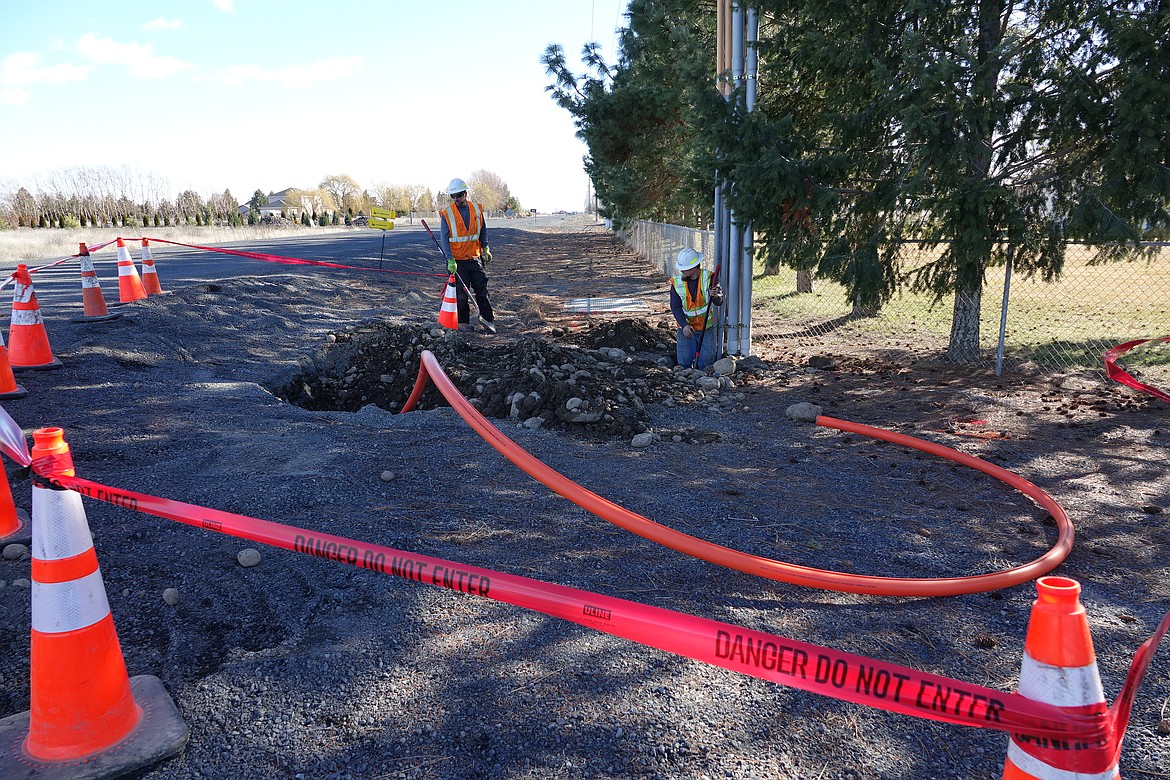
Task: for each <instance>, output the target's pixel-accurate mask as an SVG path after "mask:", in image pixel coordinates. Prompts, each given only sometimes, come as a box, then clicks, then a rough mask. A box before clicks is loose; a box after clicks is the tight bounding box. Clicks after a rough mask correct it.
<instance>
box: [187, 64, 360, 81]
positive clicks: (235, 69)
mask: <svg viewBox="0 0 1170 780" xmlns="http://www.w3.org/2000/svg"><path fill="white" fill-rule="evenodd" d="M362 66H363V62H362V58H361V57H333V58H331V59H327V60H318V61H317V62H311V63H309V64H307V65H289V66H287V67H283V68H266V67H264V66H263V65H231V66H229V67H226V68H220V69H219V70H217V71H215V72H214V73H213V74H211V76H209V78H210V79H211V80H212V81H218V82H220V83H222V84H226V85H227V86H229V87H238V86H240V85H241V84H246V83H248V82H250V81H265V82H279V83H281V84H284V85H285V86H288V87H303V86H307V85H310V84H321V83H323V82H327V81H337V80H338V79H343V78H346V77H348V76H350V75H352V74H354V73H357V72H358V71H360V70H361V69H362Z"/></svg>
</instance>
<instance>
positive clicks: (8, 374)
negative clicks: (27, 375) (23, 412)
mask: <svg viewBox="0 0 1170 780" xmlns="http://www.w3.org/2000/svg"><path fill="white" fill-rule="evenodd" d="M26 395H28V390H25V389H24V386H23V385H18V384H16V377H15V376H14V375H13V373H12V364H11V363H9V362H8V347H7V346H5V344H4V334H3V333H0V400H6V399H9V398H12V399H15V398H24V397H25V396H26Z"/></svg>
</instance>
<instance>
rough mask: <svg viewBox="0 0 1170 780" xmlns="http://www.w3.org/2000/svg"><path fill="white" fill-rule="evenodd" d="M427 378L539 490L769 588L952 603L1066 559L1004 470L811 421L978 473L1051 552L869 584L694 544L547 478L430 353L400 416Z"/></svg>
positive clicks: (1060, 515)
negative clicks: (1006, 494) (965, 571)
mask: <svg viewBox="0 0 1170 780" xmlns="http://www.w3.org/2000/svg"><path fill="white" fill-rule="evenodd" d="M428 378H429V380H430V381H432V382H434V383H435V387H436V388H437V389H438V391H439V392H440V393H441V394H442V396H443V397H444V398H445V399H447V402H448V403H450V404H451V407H452V408H453V409H454V410H455V411H456V413H458V414H459V416H460V417H462V418H463V420H464V421H465V422H466V423H467V424H468V425H470V426H471V427H472V429H473V430H474V431H475V432H476V433H478V434H479V435H480V436H481V437H483V439H484V440H485V441H486V442H487V443H488V444H490V445H491V446H492V447H494V448H495V449H496V450H497V451H498V452H499V453H500V454H501V455H503V456H504V457H505V458H507V459H508V460H510V461H512V463H513V464H515V465H516V466H517V467H518V468H519V469H520V470H521V471H523V472H524V473H526V474H528V475H529V476H530V477H532V478H533V479H535V480H536V481H537V482H540V483H541V484H543V485H544V486H546V487H547V488H549V489H550V490H552V491H553V492H555V493H557V494H558V495H561V496H563V497H565V498H567V499H568V500H570V501H572V502H573V503H574V504H576V505H577V506H579V507H581V508H582V509H585V510H587V511H589V512H591V513H593V514H595V515H597V516H598V517H600V518H601V519H603V520H606V521H608V522H610V523H613V524H614V525H616V526H618V527H619V528H624V529H626V530H627V531H630V532H631V533H635V534H637V535H638V536H641V537H642V538H644V539H648V540H650V541H652V542H655V543H657V544H661V545H663V546H664V547H669V548H670V549H672V550H676V551H678V552H680V553H683V554H684V555H689V556H692V557H694V558H699V559H701V560H704V561H707V562H709V563H714V564H718V565H720V566H724V567H726V568H729V569H734V570H736V571H740V572H743V573H745V574H754V575H756V576H758V577H765V578H767V579H770V580H777V581H779V582H787V583H789V584H792V585H803V586H805V587H809V588H820V589H821V590H831V591H838V592H842V593H868V594H871V595H874V596H957V595H961V594H964V593H984V592H986V591H991V590H998V589H1000V588H1007V587H1011V586H1013V585H1019V584H1020V583H1022V582H1027V581H1028V580H1031V579H1034V578H1036V577H1039V576H1041V575H1043V574H1047V573H1048V572H1050V571H1052V570H1053V569H1054V568H1056V566H1057V565H1059V564H1060V562H1061V561H1063V560H1064V559H1065V558H1066V557H1068V554H1069V552H1071V551H1072V545H1073V526H1072V522H1071V521H1070V520H1069V518H1068V514H1067V513H1066V512H1065V511H1064V509H1063V508H1062V507H1061V506H1060V504H1058V503H1057V502H1056V501H1055V500H1054V499H1053V498H1052V497H1051V496H1049V495H1048V494H1047V493H1045V492H1044V491H1043V490H1041V489H1040V488H1038V487H1036V486H1035V485H1033V484H1032V483H1031V482H1029V481H1027V480H1026V479H1023V478H1022V477H1019V476H1017V475H1015V474H1013V473H1011V472H1010V471H1008V470H1007V469H1002V468H1000V467H999V466H994V465H992V464H990V463H987V462H986V461H982V460H980V459H979V458H976V457H974V456H971V455H967V454H965V453H962V452H959V451H958V450H953V449H951V448H949V447H944V446H942V445H940V444H934V443H931V442H928V441H924V440H922V439H917V438H915V437H913V436H906V435H904V434H899V433H893V432H891V431H885V430H882V429H880V428H871V427H870V426H868V425H860V424H858V423H851V422H848V421H845V420H837V419H834V418H832V417H818V418H817V425H821V426H823V427H826V428H836V429H838V430H841V431H846V432H849V433H857V434H861V435H862V436H869V437H871V438H875V439H881V440H883V441H888V442H892V443H894V444H899V445H902V446H904V447H911V448H913V449H916V450H921V451H922V452H926V453H929V454H931V455H937V456H939V457H941V458H946V459H947V460H950V461H953V462H955V463H958V464H960V465H964V466H969V467H971V468H974V469H978V470H979V471H982V472H983V473H985V474H988V475H990V476H992V477H995V478H996V479H998V480H1000V481H1001V482H1004V483H1006V484H1008V485H1010V486H1011V487H1013V488H1015V489H1016V490H1018V491H1020V492H1021V493H1023V494H1024V495H1026V496H1028V497H1029V498H1031V499H1033V500H1034V501H1036V502H1037V503H1039V504H1040V506H1042V507H1043V508H1044V509H1046V510H1047V511H1048V513H1049V514H1050V515H1052V517H1053V519H1054V520H1055V521H1056V526H1057V528H1058V529H1059V534H1058V537H1057V541H1056V544H1055V545H1053V547H1052V548H1051V549H1049V550H1048V552H1046V553H1045V554H1044V555H1041V556H1040V557H1039V558H1037V559H1036V560H1034V561H1031V562H1030V563H1026V564H1024V565H1022V566H1017V567H1015V568H1012V569H1005V570H1003V571H998V572H992V573H990V574H978V575H973V576H969V577H938V578H917V577H875V576H868V575H863V574H846V573H844V572H836V571H828V570H825V569H813V568H810V567H807V566H799V565H797V564H793V563H784V562H782V561H776V560H772V559H771V558H764V557H762V556H759V555H751V554H749V553H745V552H740V551H739V550H733V549H731V548H728V547H723V546H721V545H718V544H714V543H713V542H708V541H706V540H704V539H699V538H697V537H694V536H690V535H689V534H684V533H682V532H681V531H676V530H674V529H673V528H669V527H667V526H664V525H661V524H659V523H656V522H654V521H653V520H650V519H649V518H646V517H643V516H642V515H639V514H637V513H636V512H631V511H630V510H628V509H625V508H624V507H621V506H618V505H617V504H615V503H613V502H612V501H608V500H606V499H604V498H602V497H601V496H599V495H597V494H596V493H594V492H593V491H591V490H588V489H587V488H584V487H582V486H581V485H578V484H577V483H576V482H573V481H572V480H570V479H569V478H568V477H566V476H564V475H563V474H560V473H559V472H557V471H554V470H553V469H552V468H551V467H549V466H547V465H545V464H544V463H542V462H541V461H539V460H537V459H536V458H535V457H533V456H532V455H530V454H529V453H528V452H526V451H525V450H524V449H523V448H521V447H520V446H519V445H518V444H516V442H514V441H512V440H511V439H509V438H508V437H507V436H505V435H504V434H503V432H502V431H500V430H499V429H498V428H496V427H495V426H494V425H492V424H491V423H490V422H488V420H487V418H485V417H484V416H483V415H482V414H480V413H479V410H478V409H476V408H475V407H474V406H472V405H471V402H470V401H468V400H467V399H466V398H464V397H463V394H462V393H460V392H459V390H458V388H456V387H455V384H454V383H453V382H452V381H451V379H450V378H449V377H448V376H447V374H446V372H445V371H443V367H442V366H441V365H440V364H439V361H438V359H437V358H436V357H435V356H434V354H433V353H431V352H430V351H429V350H424V351H423V353H422V359H421V363H420V365H419V372H418V377H417V378H416V379H415V383H414V388H413V390H412V391H411V394H410V397H409V398H408V399H407V400H406V403H405V404H403V406H402V412H403V413H405V412H409V411H411V410H412V409H414V407H415V405H416V404H417V403H418V400H419V398H420V397H422V393H423V390H425V389H426V385H427V381H428Z"/></svg>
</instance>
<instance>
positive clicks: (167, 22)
mask: <svg viewBox="0 0 1170 780" xmlns="http://www.w3.org/2000/svg"><path fill="white" fill-rule="evenodd" d="M182 27H183V20H182V19H164V18H162V17H161V16H160V17H159V18H157V19H151V20H150V21H149V22H147V23H146V24H144V25H142V29H144V30H179V29H182Z"/></svg>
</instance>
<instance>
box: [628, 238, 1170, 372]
mask: <svg viewBox="0 0 1170 780" xmlns="http://www.w3.org/2000/svg"><path fill="white" fill-rule="evenodd" d="M622 235H623V238H624V239H625V241H626V243H627V244H628V245H629V246H630V247H631V248H633V249H634V250H635V251H637V252H638V253H639V254H641V255H642V256H643V257H645V258H646V259H647V260H648V261H649V262H650V264H651V265H652V266H654V267H655V268H657V269H659V270H660V271H661V272H662V273H663V274H664V275H670V274H671V273H673V261H674V257H675V256H676V255H677V254H678V251H679V250H680V249H682V248H683V247H685V246H689V247H692V248H693V249H696V250H698V251H700V252H702V253H703V254H704V256H705V258H706V259H705V261H704V264H705V266H707V267H711V266H713V259H714V258H713V255H714V251H713V249H714V241H715V239H714V233H713V232H712V231H710V230H696V229H693V228H684V227H679V226H677V225H664V224H660V223H655V222H647V221H640V222H637V223H635V224H634V225H632V226H631V227H630V228H629V229H628V230H626V231H624V232H623V234H622ZM1145 248H1146V249H1149V250H1151V252H1152V253H1151V254H1142V255H1135V256H1133V257H1131V258H1130V259H1128V260H1122V261H1119V262H1111V263H1094V262H1093V259H1094V257H1095V256H1096V252H1095V250H1094V249H1093V248H1092V247H1090V246H1086V245H1082V244H1072V245H1070V246H1069V247H1068V251H1067V255H1066V259H1065V265H1064V270H1063V271H1062V273H1061V275H1060V278H1059V279H1057V280H1056V281H1052V282H1045V281H1043V280H1042V279H1040V278H1039V277H1038V276H1033V277H1028V276H1025V275H1023V274H1021V273H1018V272H1017V273H1014V274H1011V275H1010V278H1009V276H1008V274H1007V269H1005V268H1002V267H1001V268H992V269H989V270H988V272H987V274H986V276H985V279H984V284H983V290H982V304H981V313H980V323H979V332H980V352H981V355H982V362H983V364H984V365H995V364H996V363H997V362H998V354H997V353H998V346H999V332H1000V321H1001V316H1002V315H1003V307H1004V304H1005V301H1006V307H1007V313H1006V320H1005V332H1004V349H1003V368H1004V370H1005V371H1012V370H1024V369H1025V368H1027V369H1036V370H1042V371H1052V372H1055V371H1067V370H1090V371H1096V372H1100V373H1101V374H1102V375H1103V374H1104V365H1103V362H1102V355H1103V353H1104V352H1105V351H1106V350H1108V349H1109V348H1111V347H1114V346H1116V345H1118V344H1120V343H1123V342H1127V341H1133V340H1137V339H1156V338H1159V337H1162V336H1167V335H1170V245H1168V244H1165V243H1155V244H1147V245H1146V246H1145ZM941 252H942V249H941V248H936V249H934V250H926V249H923V248H922V247H921V246H919V245H918V244H916V243H909V242H908V243H906V244H905V245H904V246H903V248H902V252H901V253H900V256H899V263H900V266H901V270H902V272H903V273H908V272H910V271H912V270H913V269H915V268H916V267H920V266H922V265H924V264H926V263H929V262H931V261H932V260H933V259H934V258H935V257H937V255H938V254H939V253H941ZM796 276H797V272H796V271H794V270H793V269H791V268H781V269H780V270H779V271H778V272H777V273H775V274H769V275H766V276H765V275H763V264H762V263H759V262H757V263H756V267H755V273H754V277H755V278H754V282H753V285H752V303H753V310H754V311H759V310H766V311H770V312H775V313H777V314H779V315H780V323H781V324H780V326H779V327H769V328H767V329H764V328H762V327H758V326H757V325H756V324H755V323H753V334H752V340H753V344H760V343H762V342H768V343H769V345H770V346H772V347H774V348H778V349H779V350H780V351H781V352H783V353H787V354H790V355H794V356H798V355H802V354H803V355H808V354H815V353H818V352H823V353H827V354H832V352H833V351H834V349H835V348H836V347H840V348H842V349H844V348H846V347H848V348H849V350H850V352H851V353H856V352H857V351H858V349H859V348H860V349H862V350H867V351H871V352H872V353H873V354H875V355H880V356H883V357H886V358H890V357H896V356H898V357H900V356H905V357H906V358H908V359H922V358H927V357H937V356H939V355H940V354H943V353H945V352H946V349H947V344H948V341H949V338H950V329H951V316H952V309H953V306H954V301H953V296H948V297H946V298H944V299H943V300H941V301H934V300H933V299H932V298H931V296H930V295H929V294H926V293H914V292H911V291H910V290H909V289H905V290H902V291H901V292H899V293H897V294H896V295H895V297H894V298H893V299H892V300H890V301H889V302H887V303H886V304H885V305H884V306H883V307H882V310H881V311H880V312H879V313H878V315H877V316H875V317H853V316H851V315H852V305H851V302H850V301H849V299H848V296H847V295H846V293H845V289H844V288H843V287H842V286H841V285H839V284H837V283H836V282H833V281H831V280H828V279H822V278H819V277H814V278H813V280H812V291H811V292H797V279H796ZM1005 286H1006V289H1007V290H1008V295H1007V297H1006V299H1005V296H1004V290H1005ZM1125 362H1126V366H1127V368H1128V370H1130V372H1131V373H1133V374H1134V376H1136V377H1139V378H1141V379H1142V380H1143V381H1146V382H1148V383H1149V384H1153V385H1156V386H1159V387H1167V386H1170V345H1167V344H1166V343H1165V342H1160V343H1152V344H1147V345H1143V346H1142V347H1139V348H1135V349H1134V350H1133V351H1132V352H1130V353H1129V354H1127V355H1126V357H1125Z"/></svg>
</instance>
